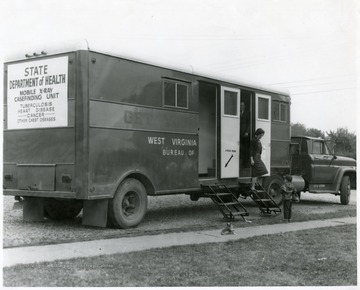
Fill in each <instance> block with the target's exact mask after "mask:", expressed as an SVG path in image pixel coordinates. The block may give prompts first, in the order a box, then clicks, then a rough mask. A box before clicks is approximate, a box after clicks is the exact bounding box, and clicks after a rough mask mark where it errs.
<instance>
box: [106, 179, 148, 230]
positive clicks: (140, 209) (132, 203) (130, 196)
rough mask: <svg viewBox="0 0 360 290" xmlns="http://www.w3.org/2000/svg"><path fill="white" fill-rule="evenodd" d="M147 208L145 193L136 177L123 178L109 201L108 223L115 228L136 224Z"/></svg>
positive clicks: (124, 227)
mask: <svg viewBox="0 0 360 290" xmlns="http://www.w3.org/2000/svg"><path fill="white" fill-rule="evenodd" d="M146 210H147V193H146V189H145V187H144V185H143V184H142V183H141V182H140V181H139V180H137V179H134V178H127V179H125V180H124V181H123V182H122V183H121V184H120V186H119V188H118V189H117V191H116V193H115V196H114V198H113V199H111V200H110V202H109V223H110V224H111V225H113V226H114V227H116V228H122V229H127V228H130V227H135V226H137V225H138V224H139V223H140V222H141V221H142V219H143V218H144V216H145V214H146Z"/></svg>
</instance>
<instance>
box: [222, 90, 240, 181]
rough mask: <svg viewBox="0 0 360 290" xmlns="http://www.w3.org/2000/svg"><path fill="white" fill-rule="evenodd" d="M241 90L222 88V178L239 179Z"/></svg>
mask: <svg viewBox="0 0 360 290" xmlns="http://www.w3.org/2000/svg"><path fill="white" fill-rule="evenodd" d="M239 112H240V90H239V89H235V88H228V87H221V142H220V144H221V145H220V148H221V149H220V152H221V157H220V159H221V162H220V164H221V170H220V173H221V174H220V176H221V178H235V177H236V178H237V177H239V158H240V152H239V144H240V121H239V116H240V115H239Z"/></svg>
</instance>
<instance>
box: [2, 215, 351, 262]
mask: <svg viewBox="0 0 360 290" xmlns="http://www.w3.org/2000/svg"><path fill="white" fill-rule="evenodd" d="M345 224H356V217H349V218H336V219H327V220H313V221H306V222H294V223H288V224H285V223H284V224H273V225H263V226H254V227H244V228H234V230H235V234H234V235H221V231H220V230H210V231H197V232H186V233H169V234H161V235H154V236H140V237H130V238H129V237H125V238H117V239H106V240H96V241H85V242H76V243H65V244H56V245H45V246H30V247H19V248H9V249H3V267H11V266H15V265H20V264H32V263H40V262H52V261H56V260H67V259H72V258H85V257H94V256H99V255H113V254H119V253H127V252H137V251H143V250H148V249H154V248H163V247H172V246H184V245H194V244H206V243H219V242H226V241H234V240H241V239H247V238H250V237H255V236H262V235H271V234H279V233H284V232H294V231H299V230H308V229H315V228H324V227H332V226H339V225H345Z"/></svg>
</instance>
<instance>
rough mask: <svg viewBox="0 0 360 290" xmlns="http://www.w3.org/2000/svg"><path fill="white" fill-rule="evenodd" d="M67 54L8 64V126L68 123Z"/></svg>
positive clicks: (41, 126) (42, 126) (43, 126)
mask: <svg viewBox="0 0 360 290" xmlns="http://www.w3.org/2000/svg"><path fill="white" fill-rule="evenodd" d="M67 94H68V57H67V56H66V57H58V58H52V59H42V60H36V61H31V62H25V63H15V64H12V65H9V67H8V102H7V103H8V129H30V128H48V127H62V126H67V125H68V116H67V115H68V108H67V106H68V104H67Z"/></svg>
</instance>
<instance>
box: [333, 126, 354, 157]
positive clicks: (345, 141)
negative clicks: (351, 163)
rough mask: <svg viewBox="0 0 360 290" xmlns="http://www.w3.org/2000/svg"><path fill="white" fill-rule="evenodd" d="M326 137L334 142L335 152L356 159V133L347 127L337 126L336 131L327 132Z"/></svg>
mask: <svg viewBox="0 0 360 290" xmlns="http://www.w3.org/2000/svg"><path fill="white" fill-rule="evenodd" d="M327 135H328V137H327V139H328V140H329V141H330V142H332V143H334V150H335V153H336V154H338V155H343V156H347V157H352V158H355V159H356V135H355V134H354V133H351V132H349V131H348V129H347V128H338V129H337V130H336V131H331V130H330V132H327Z"/></svg>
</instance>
